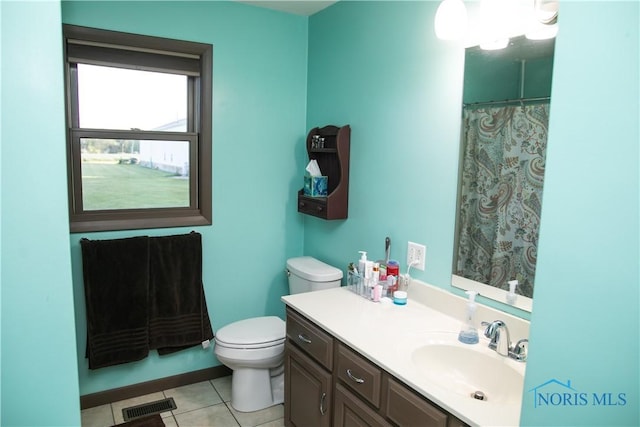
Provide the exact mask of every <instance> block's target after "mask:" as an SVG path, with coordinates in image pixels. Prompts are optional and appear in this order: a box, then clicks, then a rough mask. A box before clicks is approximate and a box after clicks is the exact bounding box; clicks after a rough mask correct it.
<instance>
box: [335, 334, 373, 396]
mask: <svg viewBox="0 0 640 427" xmlns="http://www.w3.org/2000/svg"><path fill="white" fill-rule="evenodd" d="M337 356H338V357H337V360H336V375H337V377H338V378H339V379H340V380H341V381H342V382H343V383H344V384H345V385H346V386H347V387H348V388H349V389H351V390H353V391H354V392H355V393H356V394H358V395H360V396H362V397H363V398H364V399H366V400H367V401H368V402H369V403H371V404H372V405H373V406H375V407H376V408H380V389H381V382H382V371H381V370H380V368H378V367H377V366H375V365H374V364H372V363H371V362H369V361H368V360H367V359H365V358H363V357H362V356H360V355H359V354H358V353H356V352H354V351H353V350H351V349H350V348H348V347H347V346H345V345H343V344H342V343H338V354H337Z"/></svg>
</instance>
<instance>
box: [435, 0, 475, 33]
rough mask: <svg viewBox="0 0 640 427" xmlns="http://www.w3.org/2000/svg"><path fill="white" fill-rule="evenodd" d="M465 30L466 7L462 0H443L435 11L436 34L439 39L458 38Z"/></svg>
mask: <svg viewBox="0 0 640 427" xmlns="http://www.w3.org/2000/svg"><path fill="white" fill-rule="evenodd" d="M466 31H467V8H466V7H465V6H464V3H463V2H462V0H443V1H442V3H440V6H438V10H437V11H436V18H435V32H436V36H437V37H438V38H439V39H441V40H459V39H461V38H462V37H463V36H464V35H465V33H466Z"/></svg>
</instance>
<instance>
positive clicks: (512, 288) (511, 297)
mask: <svg viewBox="0 0 640 427" xmlns="http://www.w3.org/2000/svg"><path fill="white" fill-rule="evenodd" d="M507 283H509V293H507V303H508V304H511V305H514V304H515V303H516V298H517V297H518V296H517V295H516V286H518V281H517V280H509V281H508V282H507Z"/></svg>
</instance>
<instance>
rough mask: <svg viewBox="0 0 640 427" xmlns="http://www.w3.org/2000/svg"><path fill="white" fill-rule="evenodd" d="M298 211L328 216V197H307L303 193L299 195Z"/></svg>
mask: <svg viewBox="0 0 640 427" xmlns="http://www.w3.org/2000/svg"><path fill="white" fill-rule="evenodd" d="M298 212H301V213H304V214H307V215H313V216H317V217H320V218H326V217H327V198H326V197H307V196H304V195H302V194H300V195H298Z"/></svg>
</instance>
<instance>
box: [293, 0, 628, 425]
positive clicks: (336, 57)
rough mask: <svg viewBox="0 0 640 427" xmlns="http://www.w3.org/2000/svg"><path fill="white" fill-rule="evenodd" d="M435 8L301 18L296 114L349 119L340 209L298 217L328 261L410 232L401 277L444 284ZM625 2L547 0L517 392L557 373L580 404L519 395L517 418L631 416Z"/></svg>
mask: <svg viewBox="0 0 640 427" xmlns="http://www.w3.org/2000/svg"><path fill="white" fill-rule="evenodd" d="M437 5H438V3H437V2H341V3H338V4H337V5H335V6H333V7H331V8H329V9H326V10H324V11H322V12H320V13H318V14H316V15H314V16H312V17H311V18H310V22H309V88H308V105H307V127H312V126H316V125H323V124H326V123H335V124H345V123H350V124H351V126H352V140H351V143H352V148H351V154H352V157H351V177H350V178H351V186H350V207H349V218H348V219H347V220H344V221H335V222H324V221H321V220H317V219H314V218H305V240H304V251H305V253H306V254H309V255H314V256H316V257H318V258H320V259H323V260H325V261H328V262H330V263H333V264H335V265H339V266H341V267H343V268H344V266H345V265H346V263H347V262H348V261H355V260H357V256H358V254H357V251H358V250H368V251H370V255H371V256H370V257H371V258H374V259H375V258H380V257H381V256H382V255H383V249H384V245H383V242H384V236H386V235H389V236H390V237H391V239H392V241H393V242H394V243H392V251H391V252H392V257H394V258H398V259H400V260H401V261H402V260H405V259H406V245H407V241H408V240H411V241H415V242H419V243H424V244H426V245H427V269H426V271H425V272H424V273H423V272H418V271H414V272H413V273H412V275H413V276H414V277H417V278H419V279H421V280H424V281H426V282H429V283H432V284H434V285H436V286H439V287H442V288H444V289H449V290H451V291H453V292H456V293H457V292H458V291H457V290H455V289H452V288H451V287H450V285H449V284H450V271H451V270H450V268H451V259H452V252H453V251H452V246H453V236H454V216H455V193H456V181H457V175H456V171H457V160H458V141H459V124H460V123H459V117H460V102H461V97H462V94H461V88H462V70H463V50H462V47H460V46H456V45H455V44H452V43H445V42H440V41H438V40H436V39H435V36H434V35H433V29H432V25H433V18H434V16H435V11H436V8H437ZM638 5H639V3H638V2H635V1H634V2H562V4H561V12H560V13H561V22H560V28H561V29H560V35H559V36H558V39H557V42H556V56H555V61H556V62H555V64H554V72H553V89H552V97H553V101H552V107H551V124H550V133H549V151H548V159H549V160H548V162H549V163H548V170H547V178H546V182H545V197H544V204H543V211H542V227H543V229H542V234H541V239H540V254H539V260H538V274H537V278H536V291H535V300H534V312H533V315H532V326H531V345H530V359H529V362H528V363H527V365H528V367H527V375H526V385H525V390H530V389H532V388H534V387H537V386H538V385H541V384H543V383H545V382H546V381H548V380H551V379H557V380H559V381H562V382H565V383H566V381H567V380H571V381H572V385H573V386H574V388H575V389H576V390H577V392H579V393H588V399H589V405H584V406H574V407H570V406H561V407H558V406H553V407H546V408H541V407H537V408H534V400H533V397H534V396H533V392H525V395H524V397H523V411H522V419H521V422H522V424H523V425H532V426H533V425H638V424H639V423H640V420H639V409H638V400H639V399H638V398H639V397H640V396H639V394H638V381H639V380H638V360H640V357H639V353H638V342H637V341H638V336H639V331H638V327H639V319H638V303H639V294H638V288H639V276H638V273H639V264H638V259H639V253H638V247H639V241H638V236H639V230H638V218H639V211H638V195H639V187H638V185H639V173H638V162H639V158H638V157H639V156H638V145H639V143H640V138H639V133H638V117H639V113H640V112H639V107H638V99H639V98H638V96H639V90H638V80H639V70H638V63H639V56H638V55H639V47H638V27H639V25H638V24H639V22H638V21H639V10H638ZM594 22H597V27H594V25H593V23H594ZM594 28H597V29H594ZM612 106H615V107H612ZM547 189H548V190H547ZM403 262H404V261H403ZM485 302H486V301H485ZM487 304H489V305H494V304H493V303H491V302H487ZM516 314H518V313H516ZM519 314H522V313H519ZM551 390H553V389H551ZM561 391H562V390H561ZM593 393H597V394H598V399H600V400H599V401H600V402H601V403H602V402H604V400H603V398H602V394H603V393H613V395H612V397H613V399H612V400H611V403H621V401H619V400H617V399H618V393H625V396H626V404H625V405H624V406H620V405H618V406H613V405H612V406H604V405H595V406H594V405H592V403H593ZM604 399H606V397H605V398H604Z"/></svg>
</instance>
